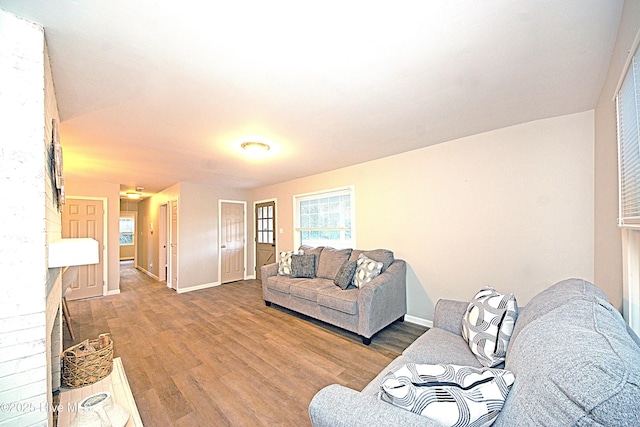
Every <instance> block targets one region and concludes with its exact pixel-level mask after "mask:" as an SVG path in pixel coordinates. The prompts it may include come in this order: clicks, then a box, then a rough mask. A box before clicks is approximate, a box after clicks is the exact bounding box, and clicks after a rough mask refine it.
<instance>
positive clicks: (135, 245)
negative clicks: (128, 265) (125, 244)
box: [118, 211, 138, 268]
mask: <svg viewBox="0 0 640 427" xmlns="http://www.w3.org/2000/svg"><path fill="white" fill-rule="evenodd" d="M127 217H128V218H133V227H134V232H133V265H134V267H135V268H138V212H134V211H120V218H127ZM118 231H119V229H118ZM119 249H120V247H119V246H118V250H119ZM119 256H120V253H119V252H118V257H119ZM118 259H119V258H118Z"/></svg>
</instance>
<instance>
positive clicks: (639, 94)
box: [615, 34, 640, 333]
mask: <svg viewBox="0 0 640 427" xmlns="http://www.w3.org/2000/svg"><path fill="white" fill-rule="evenodd" d="M639 36H640V34H639ZM638 40H640V38H639V37H638V36H636V43H637V41H638ZM631 52H633V56H632V57H631V58H630V59H629V60H628V61H627V64H625V68H626V70H625V71H624V73H625V74H624V78H623V79H622V80H621V83H620V85H619V89H618V90H617V91H616V97H615V100H616V111H617V116H618V180H619V186H618V188H619V191H620V193H619V198H618V200H619V214H618V225H620V227H622V229H623V232H622V251H623V259H622V268H623V275H622V279H623V285H622V294H623V295H622V313H623V316H624V318H625V319H626V320H627V322H628V323H629V326H630V327H631V328H632V329H633V330H634V331H636V333H640V280H639V277H640V117H638V113H639V112H640V62H639V61H640V58H638V49H637V44H636V46H635V47H634V48H632V49H631ZM627 67H628V68H627Z"/></svg>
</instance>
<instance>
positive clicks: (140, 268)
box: [136, 266, 160, 282]
mask: <svg viewBox="0 0 640 427" xmlns="http://www.w3.org/2000/svg"><path fill="white" fill-rule="evenodd" d="M136 268H137V269H138V270H140V271H142V272H143V273H144V274H146V275H147V276H149V277H151V278H153V279H156V280H157V281H158V282H159V281H160V278H159V277H158V276H156V275H155V274H153V273H152V272H150V271H148V270H145V269H144V268H142V267H140V266H138V267H136Z"/></svg>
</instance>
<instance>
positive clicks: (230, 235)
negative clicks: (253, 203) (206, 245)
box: [220, 202, 245, 283]
mask: <svg viewBox="0 0 640 427" xmlns="http://www.w3.org/2000/svg"><path fill="white" fill-rule="evenodd" d="M221 211H222V213H221V228H222V229H221V230H220V237H221V239H220V240H221V241H220V243H221V244H220V258H221V267H222V271H221V274H220V282H221V283H228V282H235V281H236V280H242V279H244V258H245V237H244V229H245V221H244V203H234V202H222V203H221Z"/></svg>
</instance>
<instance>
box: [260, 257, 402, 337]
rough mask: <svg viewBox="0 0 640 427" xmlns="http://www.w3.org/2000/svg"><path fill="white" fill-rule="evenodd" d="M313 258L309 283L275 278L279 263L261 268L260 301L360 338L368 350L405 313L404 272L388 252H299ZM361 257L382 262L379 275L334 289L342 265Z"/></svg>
mask: <svg viewBox="0 0 640 427" xmlns="http://www.w3.org/2000/svg"><path fill="white" fill-rule="evenodd" d="M300 250H302V251H303V252H304V253H305V254H312V255H315V256H316V272H315V277H312V278H294V277H289V276H284V275H278V263H274V264H269V265H265V266H263V267H261V269H260V273H261V275H262V296H263V298H264V301H265V304H266V305H267V306H269V305H271V303H273V304H277V305H279V306H282V307H286V308H288V309H290V310H293V311H296V312H298V313H302V314H305V315H307V316H310V317H313V318H315V319H318V320H321V321H323V322H327V323H330V324H332V325H335V326H338V327H340V328H343V329H346V330H348V331H351V332H355V333H356V334H358V335H360V336H361V337H362V342H363V343H364V344H366V345H368V344H369V343H371V337H372V336H373V335H374V334H375V333H376V332H378V331H380V330H381V329H383V328H385V327H386V326H388V325H389V324H391V323H393V322H394V321H396V320H404V315H405V314H406V313H407V297H406V285H407V279H406V276H407V267H406V264H405V262H404V261H403V260H400V259H395V258H394V256H393V252H391V251H389V250H386V249H376V250H372V251H362V250H358V249H342V250H337V249H333V248H329V247H317V248H311V247H305V246H303V247H301V248H300ZM361 253H363V254H364V255H366V256H367V257H369V258H370V259H372V260H375V261H378V262H381V263H382V264H383V265H382V271H381V273H380V275H378V276H377V277H375V278H374V279H373V280H371V281H370V282H368V283H366V284H365V285H364V286H362V287H361V288H351V289H346V290H343V289H342V288H340V287H338V286H337V285H336V284H335V283H334V279H335V277H336V274H338V271H339V270H340V268H341V267H342V265H343V264H344V263H345V261H347V260H350V261H354V260H357V259H358V256H359V255H360V254H361Z"/></svg>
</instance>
